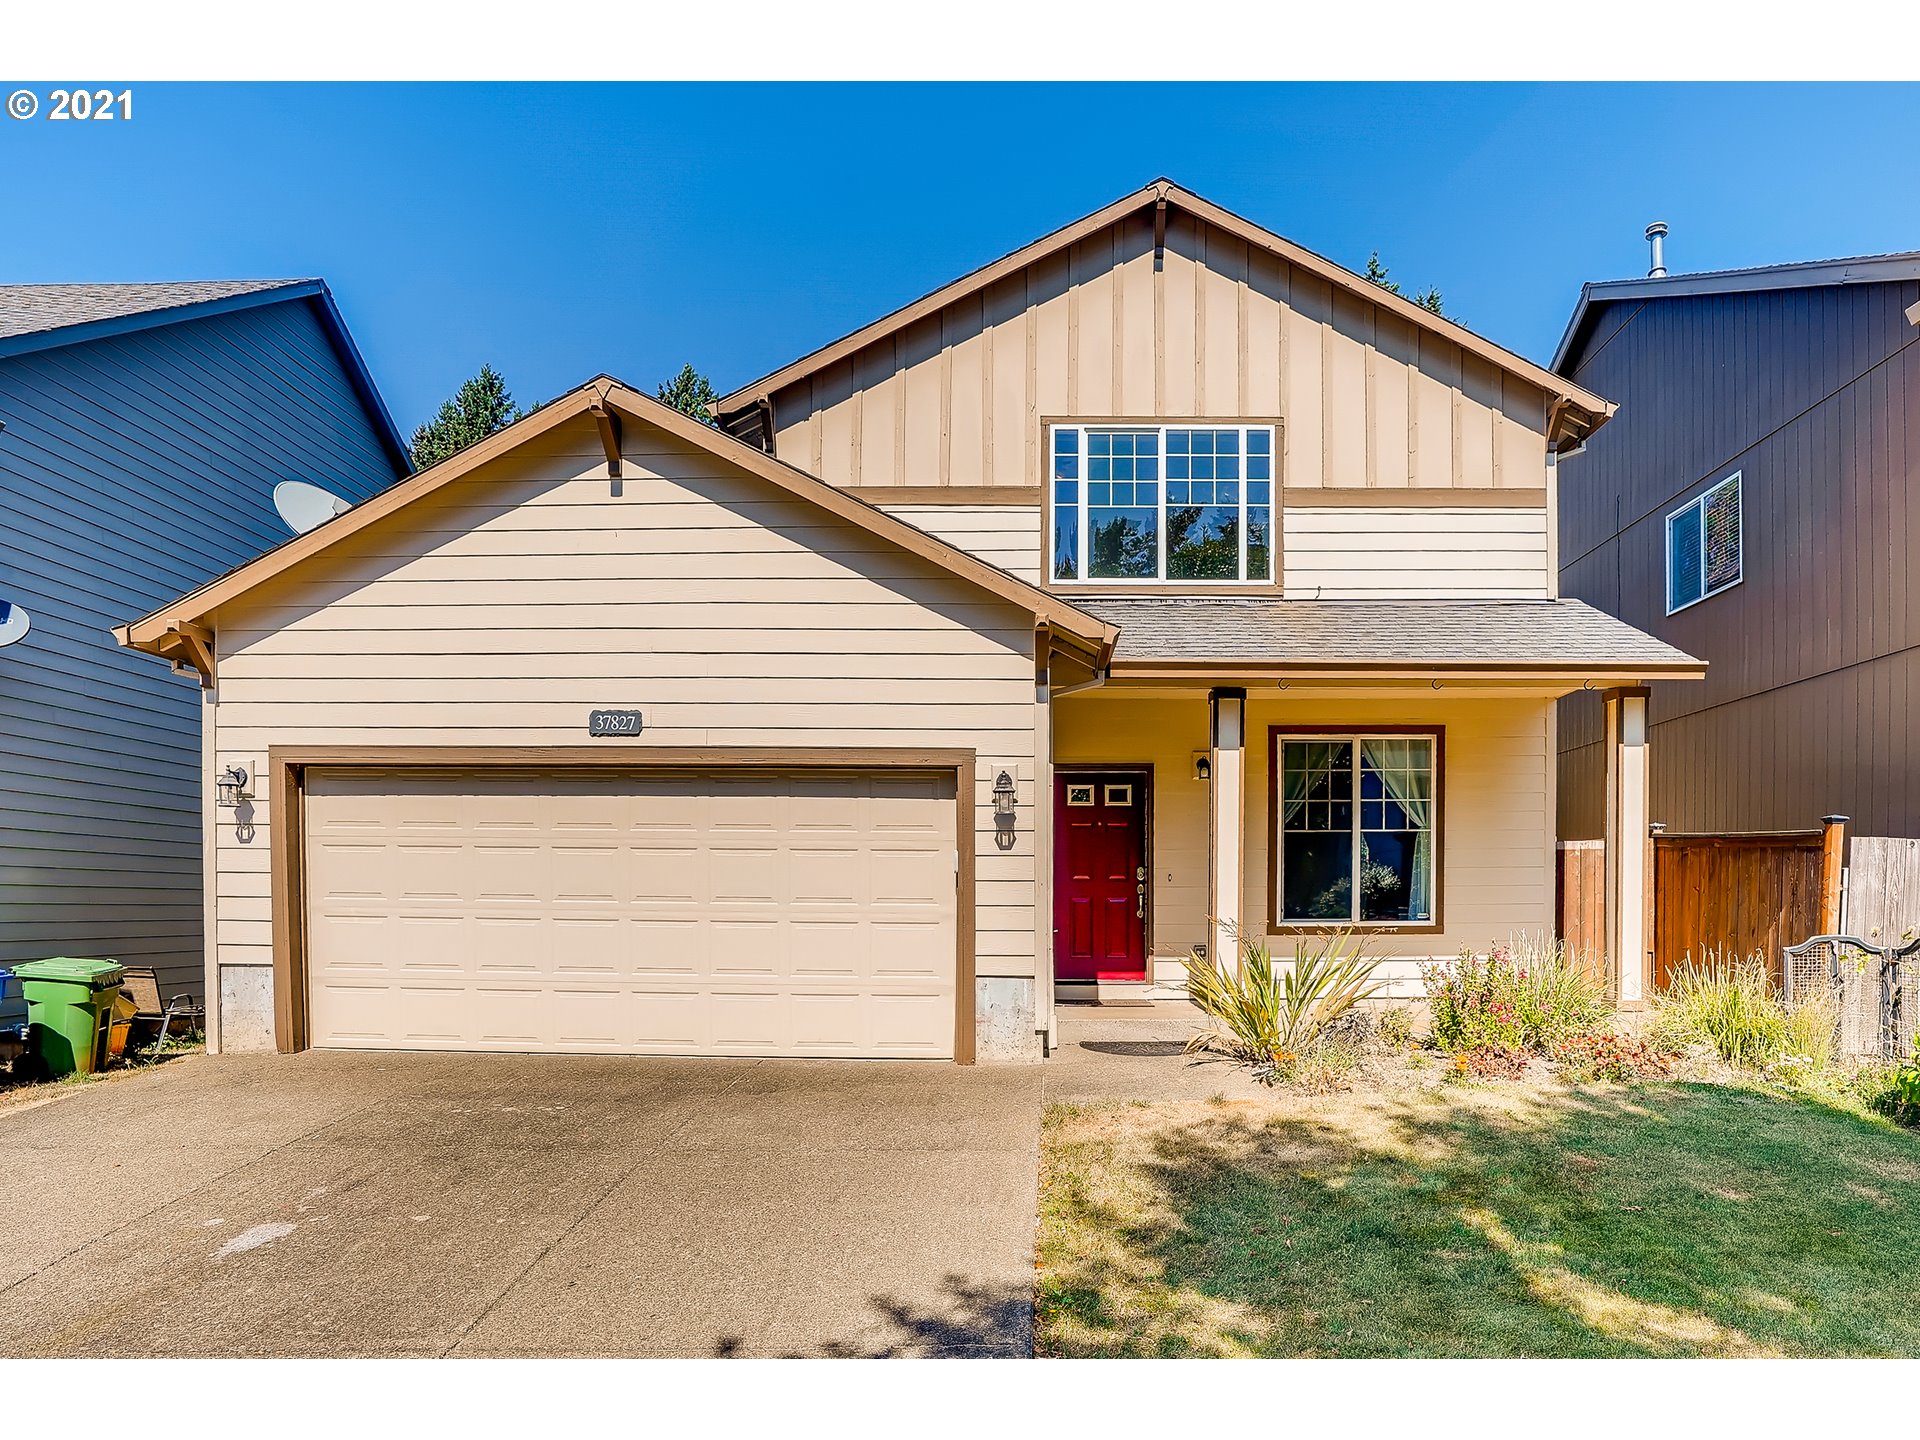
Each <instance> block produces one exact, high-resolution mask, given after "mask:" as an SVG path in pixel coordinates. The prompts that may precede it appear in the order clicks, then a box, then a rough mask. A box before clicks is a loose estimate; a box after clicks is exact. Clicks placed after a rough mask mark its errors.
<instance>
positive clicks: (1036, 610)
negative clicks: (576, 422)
mask: <svg viewBox="0 0 1920 1440" xmlns="http://www.w3.org/2000/svg"><path fill="white" fill-rule="evenodd" d="M595 405H601V406H612V407H614V408H616V409H618V410H620V411H622V412H623V413H625V414H627V415H630V416H631V417H632V418H634V419H635V420H637V421H639V422H640V423H642V424H647V425H653V426H657V427H658V428H660V429H662V430H665V431H666V432H668V433H669V434H672V435H676V436H678V437H679V438H681V439H683V440H685V441H687V442H689V443H690V444H693V445H696V446H698V447H700V448H702V449H705V450H707V451H709V452H710V453H713V454H716V455H718V456H720V457H721V458H722V459H724V460H727V461H730V462H731V463H733V464H736V465H738V466H740V467H741V468H742V469H745V470H748V471H750V472H752V473H754V474H757V475H759V476H760V477H762V478H763V479H766V480H769V481H771V482H772V483H773V484H775V485H778V486H782V487H784V488H785V489H787V490H789V491H791V492H793V493H795V494H797V495H798V496H800V498H802V499H803V500H808V501H810V502H812V503H814V504H816V505H818V506H820V508H822V509H824V510H827V511H828V512H829V513H832V514H836V515H839V516H840V517H841V518H843V519H846V520H848V521H850V522H851V523H853V524H856V525H858V526H860V527H862V528H863V529H866V530H868V531H870V532H872V533H874V534H876V535H878V536H879V537H880V538H882V539H884V540H889V541H891V542H892V543H894V544H897V545H900V546H902V548H905V549H908V550H911V551H913V552H915V553H917V554H919V555H921V556H922V557H923V558H925V559H927V560H928V561H929V562H930V563H932V564H935V565H938V566H940V567H941V568H942V569H945V570H947V571H948V572H949V573H951V574H953V575H955V576H957V577H958V578H960V579H962V580H965V581H969V582H971V583H972V584H974V585H976V586H978V587H980V588H981V589H984V590H986V591H988V592H989V593H991V594H993V595H995V596H996V597H998V598H1000V599H1002V600H1005V601H1007V602H1008V603H1010V604H1014V605H1018V606H1020V607H1022V608H1024V609H1025V610H1027V611H1028V612H1029V613H1030V614H1032V615H1033V616H1034V617H1035V618H1036V619H1041V620H1045V621H1047V622H1048V623H1049V624H1051V625H1052V626H1053V627H1055V628H1056V629H1057V630H1060V631H1062V632H1064V633H1066V634H1068V635H1071V636H1073V637H1075V638H1076V639H1077V640H1079V641H1080V642H1081V643H1082V644H1083V645H1085V646H1086V647H1087V648H1088V651H1089V653H1091V654H1097V655H1098V656H1099V657H1100V661H1101V663H1102V664H1103V665H1104V664H1105V662H1106V661H1107V660H1109V659H1111V657H1112V655H1113V650H1114V647H1115V645H1116V644H1117V643H1118V641H1119V637H1120V627H1119V626H1117V625H1114V624H1110V623H1109V622H1107V621H1104V620H1101V619H1099V618H1098V617H1096V616H1093V615H1089V614H1088V613H1087V612H1086V611H1084V610H1081V609H1080V608H1078V607H1077V606H1075V605H1073V604H1071V603H1069V602H1067V601H1065V600H1062V599H1060V598H1059V597H1058V596H1055V595H1051V594H1049V593H1048V592H1047V591H1045V590H1042V589H1040V588H1039V587H1037V586H1035V585H1031V584H1029V583H1028V582H1026V581H1024V580H1021V579H1019V578H1018V577H1017V576H1014V575H1011V574H1009V573H1007V572H1006V571H1004V570H1001V569H999V568H997V567H995V566H993V565H990V564H988V563H987V562H986V561H984V560H981V559H979V558H978V557H976V556H974V555H971V554H968V553H967V552H966V551H964V550H960V549H958V548H957V547H955V546H953V545H950V544H948V543H947V542H946V541H944V540H942V539H940V538H939V537H938V536H936V535H932V534H929V533H928V532H927V531H925V530H922V529H920V528H919V527H918V526H916V525H912V524H909V523H908V522H907V521H904V520H900V519H896V518H895V517H894V516H892V515H889V514H887V513H886V511H884V510H881V509H879V508H878V507H876V506H873V505H869V504H867V503H866V502H865V501H863V500H860V499H857V498H856V497H854V496H851V495H848V494H846V493H844V492H843V491H840V490H836V489H835V488H834V487H833V486H831V485H828V484H827V483H826V482H824V481H822V480H817V479H815V478H814V477H813V476H811V475H808V474H807V473H806V472H805V471H803V470H799V469H796V468H794V467H793V466H791V465H786V464H784V463H782V462H781V461H779V460H776V459H774V458H773V457H772V456H769V455H767V454H765V453H763V452H762V451H759V450H756V449H754V448H753V447H752V446H750V445H747V444H745V443H744V442H742V441H740V440H736V439H734V438H733V437H732V436H731V435H728V434H727V433H726V432H724V431H721V430H716V429H714V428H713V427H712V426H709V425H705V424H702V423H701V422H700V421H697V420H695V419H693V418H692V417H691V416H687V415H682V414H681V413H680V412H679V411H677V410H674V409H671V408H670V407H668V406H666V405H663V404H661V403H660V402H659V401H658V400H655V399H653V398H652V397H650V396H647V395H643V394H641V393H640V392H639V391H637V390H634V389H633V388H632V387H630V386H628V385H626V384H624V383H622V382H620V381H618V380H615V379H613V378H612V377H610V376H604V375H603V376H598V377H596V378H595V379H594V380H592V381H589V382H588V383H587V384H586V385H583V386H580V387H579V388H577V389H575V390H572V391H569V392H568V393H567V394H565V395H562V396H560V397H559V398H557V399H555V400H553V401H550V402H549V403H548V404H546V405H544V406H542V407H540V409H538V410H536V411H534V412H533V413H532V414H530V415H527V416H525V417H523V418H522V419H520V420H518V421H516V422H515V423H514V424H512V425H509V426H507V427H506V428H505V429H504V430H501V431H499V432H497V433H496V434H494V435H491V436H489V437H487V439H485V440H482V441H480V442H479V443H478V444H476V445H472V446H469V447H468V448H467V449H465V450H463V451H461V452H460V453H459V454H457V455H454V456H451V457H450V458H448V459H446V460H443V461H442V462H441V463H440V464H438V465H435V466H433V467H431V468H429V469H427V470H422V471H418V472H416V473H414V474H412V475H410V476H408V477H407V478H406V479H404V480H402V481H400V482H399V483H398V484H396V485H394V486H393V487H391V488H390V489H387V490H384V491H382V492H381V493H380V494H378V495H375V496H374V497H372V498H371V499H369V500H363V501H362V502H361V503H360V504H358V505H356V506H354V507H353V508H352V509H350V510H348V511H346V512H345V513H343V514H340V515H336V516H334V517H333V518H332V519H331V520H328V521H327V522H326V523H324V524H322V525H319V526H316V527H315V528H314V529H312V530H309V531H307V532H306V533H305V534H303V535H298V536H295V537H293V538H292V539H291V540H288V541H286V542H284V543H283V544H281V545H279V546H276V547H275V548H274V549H272V550H269V551H268V552H266V554H264V555H261V556H258V557H256V558H255V559H253V560H251V561H249V562H248V563H247V564H245V565H242V566H240V567H238V568H237V569H235V570H232V571H229V572H228V573H227V574H225V575H222V576H219V577H217V578H216V579H214V580H211V581H209V582H208V583H207V584H205V585H202V586H200V587H199V588H198V589H196V590H193V591H191V592H189V593H188V594H186V595H183V596H181V597H180V598H178V599H176V600H174V601H171V602H169V603H168V604H166V605H164V606H162V607H160V608H159V609H157V610H155V611H153V612H152V613H151V614H148V615H145V616H142V617H141V618H140V619H138V620H134V621H132V622H130V623H128V624H126V625H121V626H117V627H115V628H114V632H113V633H114V636H115V638H116V639H118V640H119V642H120V643H121V644H122V645H124V646H127V647H128V648H130V649H135V650H140V651H142V652H144V653H147V654H152V655H159V654H160V653H161V650H160V647H161V645H162V644H163V643H164V642H165V640H166V637H167V636H168V635H169V634H170V633H171V631H172V628H173V627H174V626H176V625H178V624H180V623H181V622H197V621H200V620H202V619H204V618H205V617H206V616H208V615H210V614H212V613H213V612H214V611H215V610H217V609H219V608H220V607H221V606H223V605H228V604H232V603H233V602H235V601H236V600H239V599H240V598H242V597H243V596H244V595H245V594H247V593H248V592H249V591H250V590H252V589H254V588H255V587H256V586H258V585H261V584H264V583H266V582H267V581H268V580H271V579H272V578H274V577H275V576H277V575H279V574H281V573H282V572H284V571H286V570H288V569H290V568H291V567H293V566H295V565H297V564H299V563H301V562H302V561H304V560H306V559H308V558H309V557H310V556H312V555H315V554H317V553H319V552H320V551H322V550H324V549H326V548H327V547H328V546H330V545H333V544H334V543H336V542H337V541H339V540H343V539H345V538H346V537H347V536H348V535H351V534H355V533H357V532H358V531H360V530H362V529H364V528H366V527H367V526H369V525H372V524H374V523H376V522H378V521H380V520H382V519H384V518H386V517H387V516H388V515H391V514H393V513H395V512H397V511H399V510H401V509H403V508H405V507H406V506H407V505H409V504H411V503H412V502H413V501H415V500H417V499H420V498H422V497H424V496H425V495H427V494H430V493H431V492H433V491H434V490H437V489H439V488H440V487H441V486H443V485H446V484H449V483H451V482H452V481H454V480H456V479H458V478H459V477H460V476H462V475H465V474H467V473H469V472H471V471H473V470H475V469H478V468H479V467H480V466H482V465H485V464H486V463H488V462H489V461H491V460H495V459H498V458H500V457H501V456H503V455H505V454H508V453H509V452H511V451H512V450H514V449H517V448H518V447H519V446H520V445H522V444H524V443H526V442H527V441H528V440H531V439H533V438H534V437H536V436H537V435H540V434H543V433H545V432H546V431H548V430H551V429H553V428H554V427H556V426H558V425H561V424H564V423H566V422H567V421H569V420H573V419H577V418H581V417H584V416H586V415H587V414H588V413H589V411H590V410H591V409H592V408H593V407H594V406H595Z"/></svg>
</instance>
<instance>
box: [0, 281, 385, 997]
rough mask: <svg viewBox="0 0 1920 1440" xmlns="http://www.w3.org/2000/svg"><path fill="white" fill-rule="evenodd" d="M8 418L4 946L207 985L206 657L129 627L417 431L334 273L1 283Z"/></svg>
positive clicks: (2, 606) (367, 491)
mask: <svg viewBox="0 0 1920 1440" xmlns="http://www.w3.org/2000/svg"><path fill="white" fill-rule="evenodd" d="M0 427H4V428H0V610H3V611H4V613H3V614H0V633H4V629H5V626H6V623H7V622H9V621H11V623H12V626H13V627H14V628H15V629H16V630H17V628H18V626H19V624H20V623H21V621H20V617H19V611H21V610H24V612H25V623H26V625H27V630H26V633H25V634H24V636H21V637H20V638H19V639H17V640H15V641H14V642H13V643H11V644H8V645H6V646H5V647H4V648H0V964H6V963H8V962H11V961H18V960H26V959H31V958H34V957H37V956H46V955H59V954H66V955H88V956H111V957H113V958H116V959H121V960H124V961H126V962H127V963H129V964H134V965H152V966H155V967H156V968H157V969H158V970H159V971H160V974H161V979H162V981H163V983H164V985H165V986H166V988H167V989H168V990H169V991H170V992H171V991H175V990H179V991H191V992H193V993H195V994H198V993H200V991H201V990H202V988H203V976H204V973H205V972H204V968H203V965H202V958H201V957H202V944H203V938H204V937H203V935H202V923H201V917H202V907H201V894H202V886H201V863H200V855H201V845H200V840H201V836H200V825H201V814H202V806H201V794H202V791H203V790H205V789H206V788H207V787H209V786H211V785H212V783H213V777H212V775H211V774H210V773H209V772H208V770H207V767H206V765H205V764H204V763H203V761H202V756H201V746H200V735H201V706H202V698H201V691H200V685H199V675H198V674H197V672H195V671H193V670H192V669H187V670H186V671H185V672H184V673H176V674H169V673H168V672H167V670H166V669H165V667H163V666H158V665H155V664H154V663H153V662H152V661H151V660H148V659H146V658H144V657H142V656H138V655H135V654H132V653H130V652H129V651H127V650H124V649H122V648H121V647H120V646H118V645H117V644H115V643H114V638H113V635H112V633H111V627H112V626H114V625H118V624H122V623H124V622H125V621H127V620H129V619H131V618H133V617H135V616H138V615H143V614H145V613H146V612H147V611H149V610H151V609H153V608H154V607H155V606H156V605H158V604H159V603H160V602H161V601H163V600H166V599H168V598H170V597H172V596H174V595H178V594H180V593H181V592H182V591H185V590H190V589H192V588H193V587H195V586H197V585H200V584H202V583H203V582H205V581H206V580H208V579H210V578H211V577H213V576H215V575H218V574H220V573H221V572H223V571H226V570H229V569H231V568H233V567H234V566H236V565H239V564H242V563H244V562H245V561H247V560H250V559H252V558H253V557H254V556H256V555H258V554H260V553H261V552H262V551H264V550H267V549H269V548H271V547H272V546H274V545H277V544H279V543H281V542H282V541H284V540H286V539H288V538H289V532H288V529H287V527H286V526H285V525H284V524H283V523H282V522H281V521H280V519H279V517H278V515H277V514H276V513H275V510H274V506H273V501H272V494H273V488H274V486H275V485H276V484H277V483H278V482H280V481H282V480H305V481H311V482H314V483H317V484H319V485H321V486H323V487H325V488H326V489H329V490H331V491H333V492H335V493H336V494H338V495H339V496H341V497H342V498H344V499H346V500H349V501H358V500H362V499H365V498H366V497H368V496H370V495H373V494H375V493H376V492H378V491H380V490H383V489H385V488H386V487H387V486H389V485H391V484H392V483H393V482H394V481H395V480H396V479H398V478H399V477H401V476H403V475H405V474H406V473H407V471H408V464H407V457H406V450H405V447H404V445H403V444H402V442H401V439H400V436H399V434H398V433H397V432H396V431H395V429H394V426H393V421H392V419H391V418H390V417H389V416H388V414H387V411H386V407H385V405H384V404H383V403H382V402H381V399H380V396H379V393H378V392H377V391H376V390H375V388H374V385H373V381H372V380H371V378H370V377H369V376H368V374H367V369H366V366H365V365H364V364H363V363H362V361H361V359H360V355H359V352H358V351H357V350H356V349H355V348H354V344H353V341H352V339H351V338H350V337H349V336H348V334H347V329H346V326H345V324H344V323H343V322H342V321H341V318H340V312H339V311H338V310H337V309H336V308H335V306H334V302H333V297H332V296H331V295H330V294H329V293H328V291H327V287H326V286H325V285H324V284H323V283H322V282H320V281H318V280H236V281H209V282H196V283H182V284H156V285H0ZM261 878H262V880H263V881H264V879H265V877H264V876H262V877H261Z"/></svg>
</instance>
